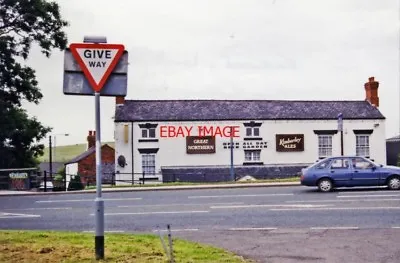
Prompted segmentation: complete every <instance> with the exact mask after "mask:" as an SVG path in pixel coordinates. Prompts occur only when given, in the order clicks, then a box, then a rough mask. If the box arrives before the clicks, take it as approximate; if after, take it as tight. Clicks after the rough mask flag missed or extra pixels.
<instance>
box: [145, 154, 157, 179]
mask: <svg viewBox="0 0 400 263" xmlns="http://www.w3.org/2000/svg"><path fill="white" fill-rule="evenodd" d="M142 172H143V173H144V174H145V175H155V174H156V155H155V154H142Z"/></svg>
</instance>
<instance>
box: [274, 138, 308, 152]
mask: <svg viewBox="0 0 400 263" xmlns="http://www.w3.org/2000/svg"><path fill="white" fill-rule="evenodd" d="M276 151H277V152H301V151H304V134H276Z"/></svg>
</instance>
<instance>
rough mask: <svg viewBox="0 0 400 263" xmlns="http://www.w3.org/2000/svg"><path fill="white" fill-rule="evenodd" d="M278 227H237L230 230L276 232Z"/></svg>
mask: <svg viewBox="0 0 400 263" xmlns="http://www.w3.org/2000/svg"><path fill="white" fill-rule="evenodd" d="M276 229H277V228H276V227H237V228H229V229H228V230H231V231H251V230H276Z"/></svg>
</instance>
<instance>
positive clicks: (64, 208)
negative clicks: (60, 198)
mask: <svg viewBox="0 0 400 263" xmlns="http://www.w3.org/2000/svg"><path fill="white" fill-rule="evenodd" d="M69 209H72V207H37V208H33V207H31V208H9V209H7V210H13V211H15V210H18V211H24V210H69Z"/></svg>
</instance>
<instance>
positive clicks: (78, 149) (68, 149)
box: [38, 142, 114, 162]
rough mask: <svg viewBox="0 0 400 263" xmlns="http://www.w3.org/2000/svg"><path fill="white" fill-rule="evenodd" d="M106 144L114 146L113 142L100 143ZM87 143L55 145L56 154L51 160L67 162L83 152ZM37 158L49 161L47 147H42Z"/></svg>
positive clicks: (41, 160)
mask: <svg viewBox="0 0 400 263" xmlns="http://www.w3.org/2000/svg"><path fill="white" fill-rule="evenodd" d="M102 144H103V145H104V144H108V145H110V146H111V147H113V148H114V142H104V143H102ZM86 147H87V144H86V143H81V144H74V145H65V146H56V147H55V150H56V156H55V159H54V160H52V161H53V162H67V161H69V160H71V159H73V158H75V157H76V156H78V155H80V154H81V153H83V152H85V151H86V150H87V148H86ZM53 154H54V149H53ZM38 160H39V161H40V162H48V161H49V147H45V148H44V153H43V155H42V156H39V158H38Z"/></svg>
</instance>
